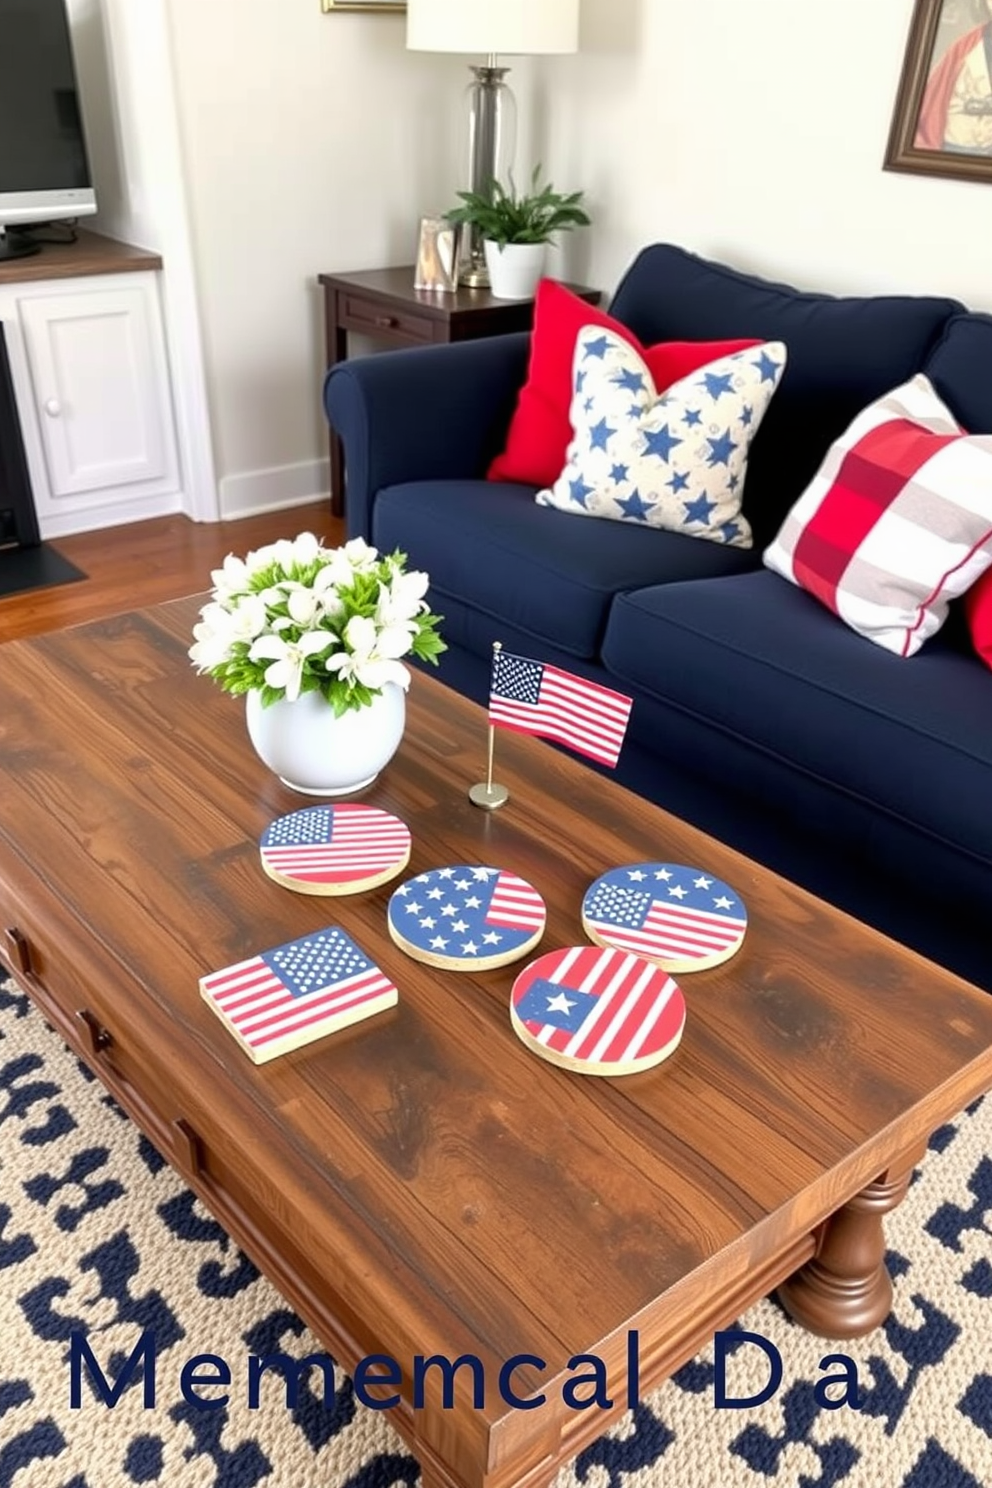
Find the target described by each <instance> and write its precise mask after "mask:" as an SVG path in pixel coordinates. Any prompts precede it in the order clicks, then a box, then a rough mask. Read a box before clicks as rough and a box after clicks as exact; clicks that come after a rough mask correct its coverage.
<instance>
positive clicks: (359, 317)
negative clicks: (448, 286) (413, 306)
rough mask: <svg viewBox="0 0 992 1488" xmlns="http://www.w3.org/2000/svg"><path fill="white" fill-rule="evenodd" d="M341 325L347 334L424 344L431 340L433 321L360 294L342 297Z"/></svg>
mask: <svg viewBox="0 0 992 1488" xmlns="http://www.w3.org/2000/svg"><path fill="white" fill-rule="evenodd" d="M341 320H342V324H343V325H344V327H345V329H347V330H349V331H364V332H365V333H366V334H367V335H370V336H388V337H389V338H390V340H394V341H412V342H416V343H418V344H419V343H426V342H430V341H433V340H434V321H433V320H432V319H431V318H430V317H429V316H427V315H417V314H416V312H414V311H412V310H401V309H399V308H396V307H392V306H389V305H383V303H382V301H381V300H377V299H372V298H366V297H365V296H364V295H357V294H346V295H344V296H343V306H342V314H341Z"/></svg>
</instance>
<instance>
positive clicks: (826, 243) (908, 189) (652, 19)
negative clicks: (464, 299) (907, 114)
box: [545, 0, 992, 309]
mask: <svg viewBox="0 0 992 1488" xmlns="http://www.w3.org/2000/svg"><path fill="white" fill-rule="evenodd" d="M913 3H914V0H829V3H824V0H583V12H582V14H583V36H582V50H581V53H580V54H579V55H578V56H577V57H574V58H556V59H554V61H551V62H549V63H547V64H546V66H545V82H546V87H547V104H546V108H547V112H548V115H549V120H550V127H551V129H552V133H553V146H552V149H551V150H550V152H549V159H550V161H551V164H552V166H553V168H554V171H555V174H556V176H558V177H560V178H561V179H562V181H563V183H565V184H568V185H570V186H574V185H576V184H580V185H582V186H584V187H586V188H587V190H588V192H589V195H590V198H591V206H592V211H593V213H594V216H595V222H596V227H595V229H594V230H593V231H592V232H591V233H589V234H588V235H587V239H586V241H585V242H583V243H580V242H579V240H578V239H576V241H575V242H574V243H572V244H569V248H568V253H567V255H566V261H567V263H568V265H569V267H570V268H571V269H573V270H575V271H578V272H580V273H583V274H584V273H586V272H588V273H590V274H591V275H592V278H593V280H594V281H595V282H597V283H601V284H603V285H608V286H610V287H613V286H614V285H615V283H616V280H617V278H618V277H619V275H620V273H621V272H622V270H623V268H624V266H625V265H626V263H627V262H628V261H629V259H630V257H631V256H632V255H633V253H634V252H635V251H636V249H637V248H638V246H639V245H641V244H643V243H647V242H651V241H658V240H666V241H670V242H676V243H681V244H683V245H684V246H686V247H688V248H691V249H694V250H695V251H698V252H700V253H703V254H707V255H711V256H713V257H717V258H721V259H725V260H727V261H730V262H733V263H735V264H738V265H741V266H742V267H746V268H751V269H753V270H755V271H757V272H761V273H769V274H772V275H780V276H784V277H786V278H787V279H790V280H792V281H793V282H796V283H799V284H800V285H802V286H805V287H810V288H820V287H822V288H825V289H834V290H838V291H841V292H853V293H858V292H862V291H864V292H871V291H875V290H890V289H895V290H900V291H903V290H905V291H910V292H941V293H949V294H952V295H956V296H958V297H959V298H961V299H964V300H965V301H967V302H968V303H970V304H971V305H973V306H974V307H975V308H981V309H992V250H990V241H992V182H989V183H987V184H986V183H984V182H981V183H977V182H959V181H949V180H938V179H930V178H927V177H924V176H916V175H905V174H902V173H899V174H897V173H894V172H890V171H883V170H882V168H881V166H882V159H883V156H884V153H885V145H886V140H887V137H888V132H889V124H890V121H891V116H892V109H893V103H894V100H895V92H896V85H897V82H898V78H899V71H900V67H901V65H902V58H903V53H904V50H905V45H906V38H907V33H908V30H909V21H910V16H911V14H912V11H913Z"/></svg>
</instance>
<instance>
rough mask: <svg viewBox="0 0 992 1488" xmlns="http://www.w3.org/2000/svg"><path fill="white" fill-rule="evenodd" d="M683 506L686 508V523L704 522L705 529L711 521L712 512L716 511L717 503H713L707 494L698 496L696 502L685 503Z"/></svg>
mask: <svg viewBox="0 0 992 1488" xmlns="http://www.w3.org/2000/svg"><path fill="white" fill-rule="evenodd" d="M682 505H683V506H684V507H685V519H686V521H687V522H702V524H703V526H704V527H705V526H706V523H707V522H708V521H709V519H710V512H711V511H715V510H716V502H715V501H711V500H710V499H709V497H708V496H707V495H706V494H705V492H704V493H703V495H702V496H697V497H696V499H695V501H683V503H682Z"/></svg>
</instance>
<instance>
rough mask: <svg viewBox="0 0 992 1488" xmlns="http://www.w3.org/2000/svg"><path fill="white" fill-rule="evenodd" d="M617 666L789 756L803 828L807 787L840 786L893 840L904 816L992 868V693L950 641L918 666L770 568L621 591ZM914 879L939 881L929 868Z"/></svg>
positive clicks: (676, 702)
mask: <svg viewBox="0 0 992 1488" xmlns="http://www.w3.org/2000/svg"><path fill="white" fill-rule="evenodd" d="M603 659H604V661H605V663H606V665H607V666H608V668H609V670H610V673H611V675H612V676H613V677H614V678H615V679H616V685H617V686H618V687H620V688H632V689H634V690H635V693H636V692H638V691H643V692H644V693H645V694H646V695H647V696H649V697H651V698H653V699H657V700H658V701H659V702H661V703H662V704H664V705H665V706H666V707H667V708H669V709H676V710H678V711H679V712H684V713H686V714H688V715H690V716H692V717H694V718H696V719H699V720H703V721H704V722H705V725H706V729H707V732H710V731H712V730H716V731H718V733H722V734H723V735H724V737H729V738H731V739H732V740H733V741H734V743H735V745H740V744H742V745H744V746H747V747H748V748H750V749H751V750H752V751H758V752H759V753H760V754H761V755H762V756H763V757H764V758H765V759H769V758H771V759H773V760H775V761H776V762H777V764H778V765H779V767H780V769H779V771H778V773H777V775H776V782H777V783H776V801H775V803H774V805H775V806H776V807H777V808H780V809H784V810H791V811H792V812H793V814H797V813H798V815H797V816H796V830H798V831H801V830H802V821H803V811H804V783H805V782H809V783H810V784H811V785H812V784H815V785H816V786H817V787H820V786H822V785H823V784H827V785H829V786H831V787H832V788H833V790H834V791H835V792H837V793H838V794H839V795H840V796H842V797H845V798H853V799H854V800H856V801H858V802H860V803H862V804H866V805H868V806H870V807H872V808H873V810H874V812H875V813H876V814H877V818H878V833H879V834H880V837H884V835H885V831H886V826H885V823H886V819H887V818H889V819H891V820H893V821H897V822H898V823H899V824H900V827H901V828H902V827H905V826H907V825H909V826H911V827H913V828H915V829H916V830H918V831H919V832H920V833H922V834H923V836H924V837H926V836H927V835H929V836H930V837H931V838H933V839H936V840H939V841H941V842H943V843H944V844H947V845H949V846H951V847H953V848H954V849H955V850H957V851H958V852H963V853H965V854H970V855H972V857H973V858H974V859H977V860H979V861H980V862H982V863H983V864H986V865H987V864H989V863H990V862H992V837H990V834H989V831H988V824H987V820H986V816H985V813H984V812H982V811H977V810H976V809H975V803H976V802H980V801H983V800H987V799H988V798H989V796H990V794H992V687H990V686H988V685H987V684H986V675H985V672H984V669H983V667H982V665H981V663H980V662H979V661H977V660H976V659H975V658H974V657H972V656H967V655H965V654H963V653H960V652H958V651H956V650H954V649H953V648H952V647H951V646H950V645H949V644H948V643H946V642H945V641H944V638H943V636H942V635H938V636H937V637H936V639H935V640H934V641H933V642H932V643H931V645H930V646H927V647H925V648H924V650H923V651H921V653H920V655H919V656H918V657H917V659H916V660H915V661H914V663H913V665H912V666H910V667H907V666H905V665H904V664H903V663H902V662H901V661H900V659H899V658H898V657H896V656H892V655H890V654H889V653H888V652H886V651H883V650H882V649H881V648H880V647H878V646H870V645H868V644H867V643H866V642H865V641H864V640H863V639H862V638H861V637H860V636H857V635H855V634H854V632H853V631H850V630H848V629H847V628H846V627H845V626H842V625H838V624H837V621H836V620H835V619H834V617H833V616H832V615H831V614H830V613H829V612H828V611H827V610H825V609H824V608H823V607H822V606H821V605H819V604H818V603H817V602H816V600H814V599H813V598H811V596H810V595H808V594H805V593H804V592H803V591H802V590H800V589H796V588H793V587H792V586H791V585H789V584H783V583H782V581H781V579H779V578H778V577H777V575H775V574H772V573H767V572H764V573H752V574H744V575H737V576H734V577H731V578H725V579H720V580H719V581H713V580H703V581H702V582H699V583H695V584H671V585H667V586H664V587H661V586H656V587H653V588H650V589H644V590H639V591H638V592H636V593H631V594H625V595H621V596H620V597H619V598H618V599H617V600H616V602H615V604H614V606H613V609H612V611H611V615H610V620H609V624H608V626H607V632H606V637H605V640H604V645H603ZM630 734H631V737H632V738H633V739H637V738H638V737H639V722H638V708H637V703H636V701H635V704H634V709H633V712H632V714H631V723H630ZM728 757H729V756H728ZM734 788H735V789H736V790H741V789H744V790H746V789H747V788H748V782H746V781H743V780H740V779H736V780H735V781H734ZM879 853H880V856H884V850H883V846H882V845H881V843H880V845H879ZM906 871H907V873H910V874H916V875H917V876H918V875H919V874H925V873H926V865H925V861H923V860H921V861H920V862H919V863H916V864H913V863H909V864H907V865H906Z"/></svg>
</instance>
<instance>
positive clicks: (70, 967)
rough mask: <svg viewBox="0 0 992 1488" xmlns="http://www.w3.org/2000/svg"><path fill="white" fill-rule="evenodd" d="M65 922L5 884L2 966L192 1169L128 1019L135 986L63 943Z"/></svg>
mask: <svg viewBox="0 0 992 1488" xmlns="http://www.w3.org/2000/svg"><path fill="white" fill-rule="evenodd" d="M60 942H61V937H60V935H59V933H58V931H57V929H56V928H55V927H54V926H53V927H52V928H49V929H46V926H45V922H44V918H43V916H39V915H38V913H37V912H36V911H35V912H32V910H31V909H30V908H28V907H26V906H25V904H24V902H23V901H22V900H20V898H19V897H18V898H16V899H15V896H14V895H13V894H11V893H10V892H9V891H8V890H7V889H6V888H4V887H2V886H0V970H4V971H9V972H10V973H11V974H12V976H13V977H14V980H15V981H16V982H17V983H18V984H19V986H21V987H22V988H23V990H24V991H25V992H26V993H27V994H28V996H29V997H30V998H31V1000H32V1002H34V1003H35V1004H36V1006H37V1007H38V1008H39V1009H40V1011H41V1013H42V1014H43V1016H44V1017H45V1018H46V1020H47V1021H48V1022H49V1023H50V1024H51V1025H52V1027H53V1028H54V1029H55V1031H56V1032H57V1033H58V1035H59V1037H60V1038H62V1039H63V1040H64V1041H65V1043H66V1044H67V1045H68V1047H69V1048H70V1049H71V1050H72V1052H73V1053H74V1054H76V1055H78V1056H79V1057H80V1058H81V1059H82V1060H83V1061H84V1062H85V1063H86V1064H87V1065H88V1066H89V1068H90V1069H91V1070H92V1071H93V1073H94V1074H95V1075H96V1076H97V1078H98V1079H99V1081H100V1083H101V1084H102V1085H104V1086H105V1087H106V1089H107V1090H108V1091H109V1092H110V1094H111V1095H112V1096H113V1097H114V1099H115V1100H116V1101H117V1102H118V1103H119V1105H121V1106H122V1107H123V1109H124V1110H125V1111H126V1112H127V1113H128V1115H129V1116H130V1117H131V1118H132V1119H133V1120H134V1121H135V1122H136V1123H137V1124H138V1126H140V1127H141V1129H142V1131H144V1132H145V1134H146V1135H147V1136H148V1137H149V1138H150V1140H151V1141H152V1142H154V1144H155V1146H156V1147H157V1148H158V1150H159V1151H160V1152H161V1153H162V1155H163V1157H165V1158H166V1159H167V1160H169V1161H172V1162H173V1163H174V1165H176V1166H178V1167H179V1168H181V1169H182V1170H183V1171H184V1172H188V1171H189V1169H190V1166H191V1156H190V1142H189V1138H188V1135H187V1128H186V1125H185V1123H183V1122H182V1117H181V1113H180V1111H179V1110H178V1108H177V1106H176V1100H175V1094H174V1093H173V1092H170V1090H169V1089H168V1088H167V1085H166V1080H165V1076H166V1075H167V1072H166V1071H163V1072H162V1078H160V1079H159V1080H156V1079H155V1078H153V1077H151V1076H150V1073H149V1072H150V1071H151V1070H154V1069H156V1067H157V1066H156V1063H155V1061H154V1060H152V1059H151V1058H150V1057H149V1055H148V1053H147V1051H145V1050H144V1049H143V1048H142V1047H141V1046H140V1044H139V1043H138V1041H137V1040H136V1039H135V1037H134V1034H133V1031H132V1030H131V1029H130V1028H129V1027H128V1026H127V1018H126V1009H127V1008H128V1006H129V1005H130V1004H131V1003H132V1002H133V998H134V995H135V993H134V990H133V989H130V990H129V989H126V988H123V987H122V985H121V983H120V981H119V980H117V982H116V985H115V981H114V972H117V975H118V978H119V975H120V974H119V971H118V969H117V968H113V969H112V971H111V972H110V974H108V975H106V976H101V977H98V978H94V979H93V981H92V982H90V980H89V978H88V977H86V976H85V975H84V974H82V973H81V971H80V968H79V966H78V963H77V962H76V961H75V960H73V959H72V958H71V957H69V956H68V955H66V953H65V952H64V950H63V949H61V943H60Z"/></svg>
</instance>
